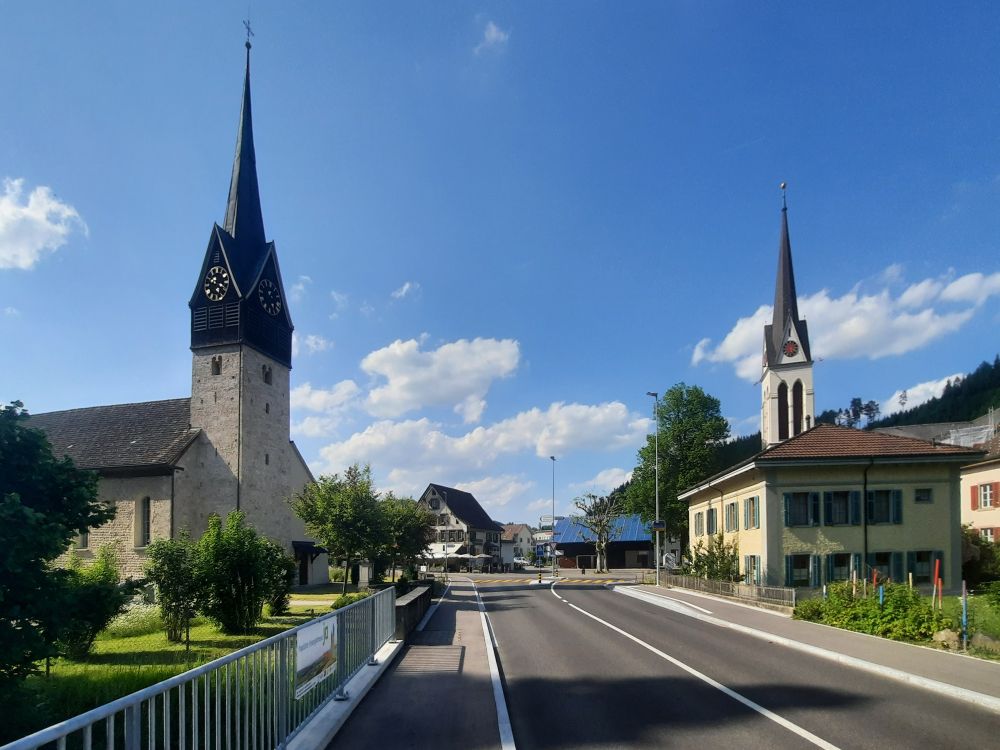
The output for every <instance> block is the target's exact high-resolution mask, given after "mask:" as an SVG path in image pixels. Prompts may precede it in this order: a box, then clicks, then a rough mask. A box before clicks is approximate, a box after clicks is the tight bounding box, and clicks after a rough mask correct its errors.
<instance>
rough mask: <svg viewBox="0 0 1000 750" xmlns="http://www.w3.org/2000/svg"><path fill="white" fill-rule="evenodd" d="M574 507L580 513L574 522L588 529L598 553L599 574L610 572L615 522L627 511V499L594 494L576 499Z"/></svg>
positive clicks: (612, 495)
mask: <svg viewBox="0 0 1000 750" xmlns="http://www.w3.org/2000/svg"><path fill="white" fill-rule="evenodd" d="M573 505H575V506H576V507H577V509H578V510H579V511H580V515H574V516H573V521H574V522H575V523H578V524H580V525H581V526H583V527H584V528H585V529H587V530H588V531H589V532H590V533H591V534H592V535H593V539H592V540H591V541H593V542H594V551H595V552H596V553H597V570H596V572H598V573H606V572H607V570H608V543H609V542H612V541H614V539H615V536H616V529H615V521H616V520H617V519H618V518H620V517H621V515H622V513H624V511H625V499H624V498H623V497H621V495H617V496H616V495H614V494H611V495H608V496H606V497H598V496H597V495H595V494H593V493H592V492H588V493H587V494H586V495H582V496H581V497H578V498H576V499H575V500H574V501H573Z"/></svg>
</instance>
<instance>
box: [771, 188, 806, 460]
mask: <svg viewBox="0 0 1000 750" xmlns="http://www.w3.org/2000/svg"><path fill="white" fill-rule="evenodd" d="M782 190H784V184H782ZM763 366H764V372H763V375H762V376H761V389H762V398H761V415H760V430H761V441H762V443H763V447H764V448H767V447H768V446H771V445H774V444H775V443H780V442H781V441H783V440H787V439H788V438H790V437H794V436H795V435H798V434H799V433H800V432H803V431H804V430H808V429H809V428H810V427H812V426H813V424H814V422H815V419H816V414H815V405H814V397H813V360H812V354H811V353H810V349H809V326H808V325H806V321H805V320H802V319H801V318H799V305H798V299H797V297H796V295H795V273H794V271H793V269H792V245H791V241H790V240H789V238H788V206H787V204H786V203H785V201H784V196H783V197H782V207H781V239H780V241H779V244H778V277H777V280H776V282H775V289H774V312H773V315H772V318H771V323H770V325H766V326H764V361H763Z"/></svg>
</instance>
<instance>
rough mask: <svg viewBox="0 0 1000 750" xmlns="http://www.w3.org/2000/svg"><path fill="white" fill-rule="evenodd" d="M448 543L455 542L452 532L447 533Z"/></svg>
mask: <svg viewBox="0 0 1000 750" xmlns="http://www.w3.org/2000/svg"><path fill="white" fill-rule="evenodd" d="M448 541H449V542H454V541H455V532H454V531H453V530H449V531H448Z"/></svg>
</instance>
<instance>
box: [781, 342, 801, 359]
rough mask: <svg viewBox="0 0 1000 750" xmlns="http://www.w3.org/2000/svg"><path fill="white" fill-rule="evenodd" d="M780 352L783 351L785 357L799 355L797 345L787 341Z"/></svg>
mask: <svg viewBox="0 0 1000 750" xmlns="http://www.w3.org/2000/svg"><path fill="white" fill-rule="evenodd" d="M782 351H784V353H785V356H786V357H794V356H795V355H796V354H798V353H799V345H798V344H796V343H795V342H794V341H792V340H791V339H789V340H788V341H786V342H785V346H784V347H783V348H782Z"/></svg>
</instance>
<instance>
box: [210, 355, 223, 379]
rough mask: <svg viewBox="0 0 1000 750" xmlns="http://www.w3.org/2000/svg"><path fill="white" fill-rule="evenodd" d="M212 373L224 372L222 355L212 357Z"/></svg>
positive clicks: (219, 373)
mask: <svg viewBox="0 0 1000 750" xmlns="http://www.w3.org/2000/svg"><path fill="white" fill-rule="evenodd" d="M212 374H213V375H221V374H222V357H212Z"/></svg>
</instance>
